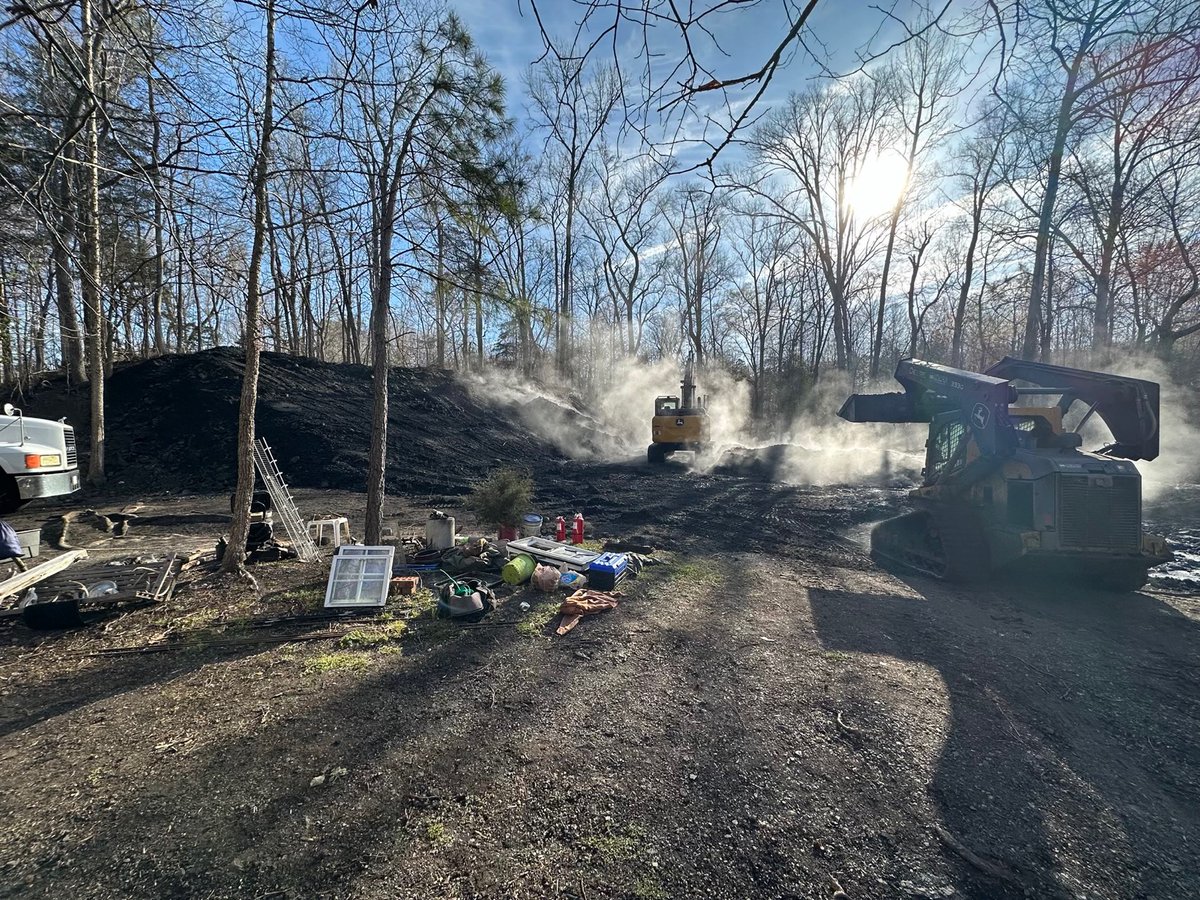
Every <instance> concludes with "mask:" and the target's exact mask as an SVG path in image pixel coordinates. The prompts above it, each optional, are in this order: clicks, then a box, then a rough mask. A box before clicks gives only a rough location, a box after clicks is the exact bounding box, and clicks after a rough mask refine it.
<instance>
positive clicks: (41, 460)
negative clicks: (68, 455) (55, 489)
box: [25, 453, 62, 469]
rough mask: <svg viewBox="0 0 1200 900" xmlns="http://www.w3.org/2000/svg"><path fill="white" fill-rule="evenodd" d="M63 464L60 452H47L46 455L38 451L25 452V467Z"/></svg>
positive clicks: (48, 466) (37, 467)
mask: <svg viewBox="0 0 1200 900" xmlns="http://www.w3.org/2000/svg"><path fill="white" fill-rule="evenodd" d="M61 465H62V456H61V455H60V454H58V453H46V454H44V455H38V454H37V453H26V454H25V468H27V469H41V468H43V467H45V468H51V467H53V466H61Z"/></svg>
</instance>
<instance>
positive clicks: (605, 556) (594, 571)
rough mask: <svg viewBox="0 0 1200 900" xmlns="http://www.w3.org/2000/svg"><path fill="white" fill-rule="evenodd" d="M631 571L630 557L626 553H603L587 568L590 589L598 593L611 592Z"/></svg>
mask: <svg viewBox="0 0 1200 900" xmlns="http://www.w3.org/2000/svg"><path fill="white" fill-rule="evenodd" d="M628 569H629V557H628V556H626V555H625V554H624V553H602V554H600V555H599V556H598V557H596V558H595V559H594V560H592V561H591V562H590V563H588V567H587V580H588V587H590V588H593V589H595V590H597V591H611V590H612V589H613V588H615V587H616V586H617V584H618V583H619V582H620V580H621V579H622V578H624V577H625V572H626V571H627V570H628Z"/></svg>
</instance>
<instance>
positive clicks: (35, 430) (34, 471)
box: [0, 403, 79, 515]
mask: <svg viewBox="0 0 1200 900" xmlns="http://www.w3.org/2000/svg"><path fill="white" fill-rule="evenodd" d="M77 490H79V466H78V464H77V462H76V455H75V429H74V428H72V427H71V426H70V425H68V424H67V423H66V420H65V419H62V420H60V421H58V422H51V421H50V420H49V419H33V418H30V417H28V416H25V415H23V414H22V413H21V410H19V409H15V408H14V407H13V405H12V404H11V403H6V404H4V409H3V413H2V414H0V515H5V514H8V513H12V512H15V511H16V510H18V509H19V508H20V507H22V506H24V505H25V504H26V503H28V502H29V501H30V500H36V499H38V498H39V497H59V496H62V495H63V494H72V493H74V492H75V491H77Z"/></svg>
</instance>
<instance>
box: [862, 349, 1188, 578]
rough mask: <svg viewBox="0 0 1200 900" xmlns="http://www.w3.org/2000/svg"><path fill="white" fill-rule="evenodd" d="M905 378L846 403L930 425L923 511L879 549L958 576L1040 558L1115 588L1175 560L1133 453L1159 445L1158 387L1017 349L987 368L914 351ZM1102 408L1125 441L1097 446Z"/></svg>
mask: <svg viewBox="0 0 1200 900" xmlns="http://www.w3.org/2000/svg"><path fill="white" fill-rule="evenodd" d="M896 379H897V381H899V382H900V383H901V384H902V385H903V386H904V388H905V390H904V392H903V393H893V394H855V395H854V396H852V397H850V398H849V399H848V400H847V401H846V403H845V404H843V406H842V409H841V411H840V412H839V415H841V416H842V418H845V419H848V420H849V421H852V422H925V423H928V425H929V439H928V441H927V443H926V457H925V468H924V469H923V470H922V476H923V479H922V481H923V483H922V484H921V486H920V487H918V488H916V489H915V490H914V491H912V494H911V497H912V500H913V504H914V506H916V507H917V508H916V510H915V511H914V512H910V513H907V514H905V515H902V516H899V517H897V518H895V519H890V520H888V521H885V522H881V523H880V524H879V525H877V526H876V527H875V529H874V530H873V531H872V533H871V552H872V555H873V556H874V557H875V558H876V559H878V560H880V561H881V562H885V563H889V564H893V565H896V566H898V567H901V568H905V569H909V570H913V571H918V572H922V573H924V574H928V575H933V576H935V577H938V578H945V579H949V580H956V581H975V580H980V579H983V578H986V577H988V576H990V575H992V574H994V573H997V572H1000V571H1002V570H1012V569H1019V568H1031V567H1036V568H1040V569H1044V570H1047V571H1049V570H1057V571H1065V572H1069V573H1071V574H1072V575H1075V576H1078V577H1080V578H1084V579H1087V580H1090V581H1093V582H1096V583H1098V584H1099V585H1100V586H1102V587H1106V588H1110V589H1116V590H1132V589H1135V588H1137V587H1140V586H1141V585H1143V584H1145V582H1146V579H1147V573H1148V571H1149V569H1150V568H1151V567H1152V566H1155V565H1158V564H1160V563H1162V562H1166V561H1167V560H1169V559H1171V551H1170V549H1169V548H1168V547H1167V545H1166V541H1165V540H1164V539H1163V538H1162V537H1160V536H1158V535H1151V534H1146V533H1145V531H1144V529H1143V526H1142V506H1141V475H1140V474H1139V473H1138V470H1137V467H1136V466H1134V464H1133V462H1132V460H1137V459H1147V460H1149V459H1154V458H1155V457H1156V456H1157V455H1158V445H1159V435H1158V424H1159V419H1158V385H1157V384H1154V383H1153V382H1149V381H1142V380H1139V379H1134V378H1124V377H1121V376H1116V375H1108V374H1105V373H1100V372H1088V371H1085V370H1082V369H1070V368H1066V367H1064V366H1052V365H1048V364H1045V363H1031V362H1026V361H1024V360H1017V359H1012V358H1008V357H1006V358H1005V359H1003V360H1001V361H1000V362H999V363H997V364H996V365H995V366H993V367H992V368H991V369H989V370H988V372H987V373H983V374H980V373H975V372H966V371H962V370H960V369H951V368H947V367H946V366H939V365H935V364H933V363H926V362H922V361H921V360H913V359H908V360H902V361H901V362H900V364H899V366H898V367H897V369H896ZM1076 410H1082V415H1080V416H1078V417H1076V418H1074V419H1073V421H1074V425H1073V427H1072V428H1070V429H1068V428H1067V427H1066V425H1065V422H1066V420H1067V419H1068V417H1069V416H1070V415H1071V414H1073V413H1074V412H1075V411H1076ZM1093 415H1096V416H1098V417H1099V418H1100V419H1101V420H1102V421H1103V422H1104V424H1105V425H1106V426H1107V428H1108V430H1109V432H1111V435H1112V438H1113V440H1112V442H1111V443H1109V444H1107V445H1106V446H1103V447H1100V448H1098V449H1097V450H1094V451H1086V450H1083V449H1082V445H1083V435H1082V434H1081V430H1082V428H1083V426H1084V425H1085V424H1086V423H1087V422H1088V420H1089V419H1090V418H1091V417H1092V416H1093Z"/></svg>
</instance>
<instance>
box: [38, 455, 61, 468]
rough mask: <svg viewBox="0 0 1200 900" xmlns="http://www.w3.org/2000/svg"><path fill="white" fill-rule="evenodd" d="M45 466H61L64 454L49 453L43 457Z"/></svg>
mask: <svg viewBox="0 0 1200 900" xmlns="http://www.w3.org/2000/svg"><path fill="white" fill-rule="evenodd" d="M42 465H43V466H61V465H62V456H61V455H59V454H57V453H47V454H46V455H45V456H43V457H42Z"/></svg>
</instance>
